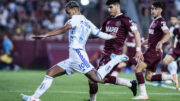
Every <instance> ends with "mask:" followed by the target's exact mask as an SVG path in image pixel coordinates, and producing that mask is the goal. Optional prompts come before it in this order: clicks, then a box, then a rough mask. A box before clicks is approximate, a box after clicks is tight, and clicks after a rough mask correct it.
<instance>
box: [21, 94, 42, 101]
mask: <svg viewBox="0 0 180 101" xmlns="http://www.w3.org/2000/svg"><path fill="white" fill-rule="evenodd" d="M21 97H22V99H23V101H41V100H40V99H38V98H35V97H33V96H27V95H24V94H21Z"/></svg>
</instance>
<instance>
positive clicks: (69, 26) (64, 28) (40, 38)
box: [32, 24, 72, 40]
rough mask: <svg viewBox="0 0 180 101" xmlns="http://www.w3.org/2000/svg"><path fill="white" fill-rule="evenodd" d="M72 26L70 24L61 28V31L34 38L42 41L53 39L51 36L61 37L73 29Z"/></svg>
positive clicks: (57, 30)
mask: <svg viewBox="0 0 180 101" xmlns="http://www.w3.org/2000/svg"><path fill="white" fill-rule="evenodd" d="M71 28H72V27H71V25H69V24H66V25H64V26H63V27H61V28H59V29H56V30H54V31H52V32H48V33H46V34H43V35H36V36H33V37H32V38H34V39H36V40H42V39H45V38H47V37H51V36H56V35H59V34H63V33H65V32H67V31H68V30H69V29H71Z"/></svg>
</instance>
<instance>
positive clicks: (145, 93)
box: [139, 84, 147, 96]
mask: <svg viewBox="0 0 180 101" xmlns="http://www.w3.org/2000/svg"><path fill="white" fill-rule="evenodd" d="M139 91H140V92H139V93H140V95H142V96H147V92H146V86H145V84H139Z"/></svg>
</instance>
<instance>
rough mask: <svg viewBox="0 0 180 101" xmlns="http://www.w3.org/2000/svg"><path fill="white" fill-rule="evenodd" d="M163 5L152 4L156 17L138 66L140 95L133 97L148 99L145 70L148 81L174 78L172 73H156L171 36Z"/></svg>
mask: <svg viewBox="0 0 180 101" xmlns="http://www.w3.org/2000/svg"><path fill="white" fill-rule="evenodd" d="M162 12H163V5H162V3H161V2H153V4H152V5H151V15H152V17H153V18H154V20H153V21H152V23H151V25H150V27H149V36H148V40H146V41H145V42H144V43H143V44H142V45H145V44H148V49H147V50H146V51H145V53H144V61H142V62H139V63H138V65H137V67H136V71H135V72H136V78H137V80H138V85H139V90H140V95H139V96H137V97H135V98H133V99H148V95H147V92H146V87H145V81H144V77H143V73H142V72H143V71H144V69H146V75H145V78H146V80H148V81H162V80H163V81H164V80H173V77H172V76H171V75H167V74H154V72H155V71H156V68H157V65H158V63H159V62H160V60H161V57H162V45H163V44H164V43H165V42H167V41H168V40H169V38H170V32H169V29H168V27H167V25H166V22H165V19H164V18H163V17H162V16H161V13H162Z"/></svg>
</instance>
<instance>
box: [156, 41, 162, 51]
mask: <svg viewBox="0 0 180 101" xmlns="http://www.w3.org/2000/svg"><path fill="white" fill-rule="evenodd" d="M161 50H162V43H161V42H158V44H157V46H156V51H161Z"/></svg>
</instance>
